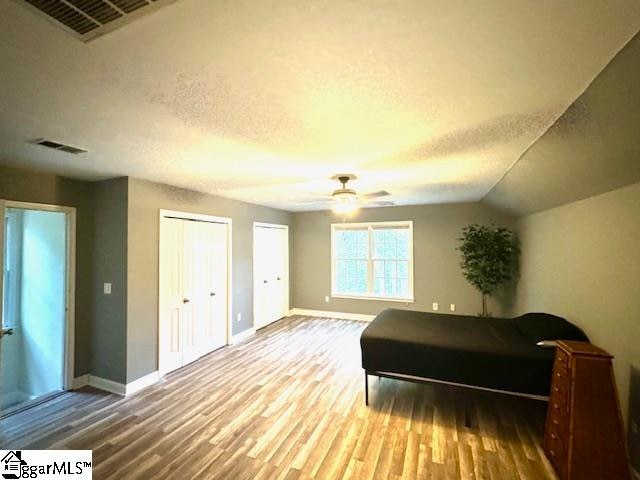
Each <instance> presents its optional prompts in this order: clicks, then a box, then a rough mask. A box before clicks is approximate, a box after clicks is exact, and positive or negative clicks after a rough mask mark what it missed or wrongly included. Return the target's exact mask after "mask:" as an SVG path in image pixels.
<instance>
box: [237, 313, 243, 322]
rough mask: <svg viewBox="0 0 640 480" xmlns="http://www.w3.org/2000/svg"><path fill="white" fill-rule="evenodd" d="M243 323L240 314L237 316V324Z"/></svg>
mask: <svg viewBox="0 0 640 480" xmlns="http://www.w3.org/2000/svg"><path fill="white" fill-rule="evenodd" d="M241 321H242V314H241V313H239V314H238V316H237V320H236V322H241Z"/></svg>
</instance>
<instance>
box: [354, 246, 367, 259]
mask: <svg viewBox="0 0 640 480" xmlns="http://www.w3.org/2000/svg"><path fill="white" fill-rule="evenodd" d="M368 256H369V244H368V243H356V245H355V251H354V258H359V259H365V260H366V258H367V257H368Z"/></svg>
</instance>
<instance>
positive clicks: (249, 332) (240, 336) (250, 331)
mask: <svg viewBox="0 0 640 480" xmlns="http://www.w3.org/2000/svg"><path fill="white" fill-rule="evenodd" d="M255 334H256V329H255V328H247V329H246V330H243V331H242V332H240V333H236V334H235V335H233V336H232V337H231V345H236V344H238V343H240V342H243V341H245V340H246V339H247V338H249V337H251V336H253V335H255Z"/></svg>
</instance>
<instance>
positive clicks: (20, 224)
mask: <svg viewBox="0 0 640 480" xmlns="http://www.w3.org/2000/svg"><path fill="white" fill-rule="evenodd" d="M0 220H1V223H0V415H2V414H4V413H7V412H10V411H14V410H16V409H20V408H23V407H25V406H26V405H28V404H29V403H31V402H34V401H40V400H41V399H43V398H45V397H48V396H50V395H52V394H55V393H57V392H59V391H62V390H65V389H69V388H71V385H72V379H73V374H74V371H73V370H74V369H73V359H74V353H73V352H74V334H73V333H74V323H75V315H74V289H75V209H74V208H70V207H61V206H55V205H41V204H35V203H23V202H14V201H5V200H0Z"/></svg>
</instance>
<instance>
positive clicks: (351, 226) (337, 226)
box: [331, 220, 415, 303]
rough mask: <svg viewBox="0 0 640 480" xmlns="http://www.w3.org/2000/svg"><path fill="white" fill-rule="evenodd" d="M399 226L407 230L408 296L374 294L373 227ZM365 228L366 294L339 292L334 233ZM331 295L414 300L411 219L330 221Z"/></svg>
mask: <svg viewBox="0 0 640 480" xmlns="http://www.w3.org/2000/svg"><path fill="white" fill-rule="evenodd" d="M376 227H377V228H389V227H401V228H408V230H409V262H408V263H409V278H408V280H409V296H408V297H396V296H387V295H375V294H374V293H373V230H374V228H376ZM365 228H366V229H367V231H368V234H369V255H368V259H367V290H368V293H366V294H362V295H359V294H356V293H348V294H347V293H340V292H338V291H337V290H336V285H337V279H336V275H337V272H336V246H335V233H336V231H339V230H358V229H359V230H363V229H365ZM331 297H332V298H350V299H356V300H379V301H384V302H402V303H413V302H415V298H414V291H413V221H411V220H406V221H393V222H361V223H332V224H331Z"/></svg>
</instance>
